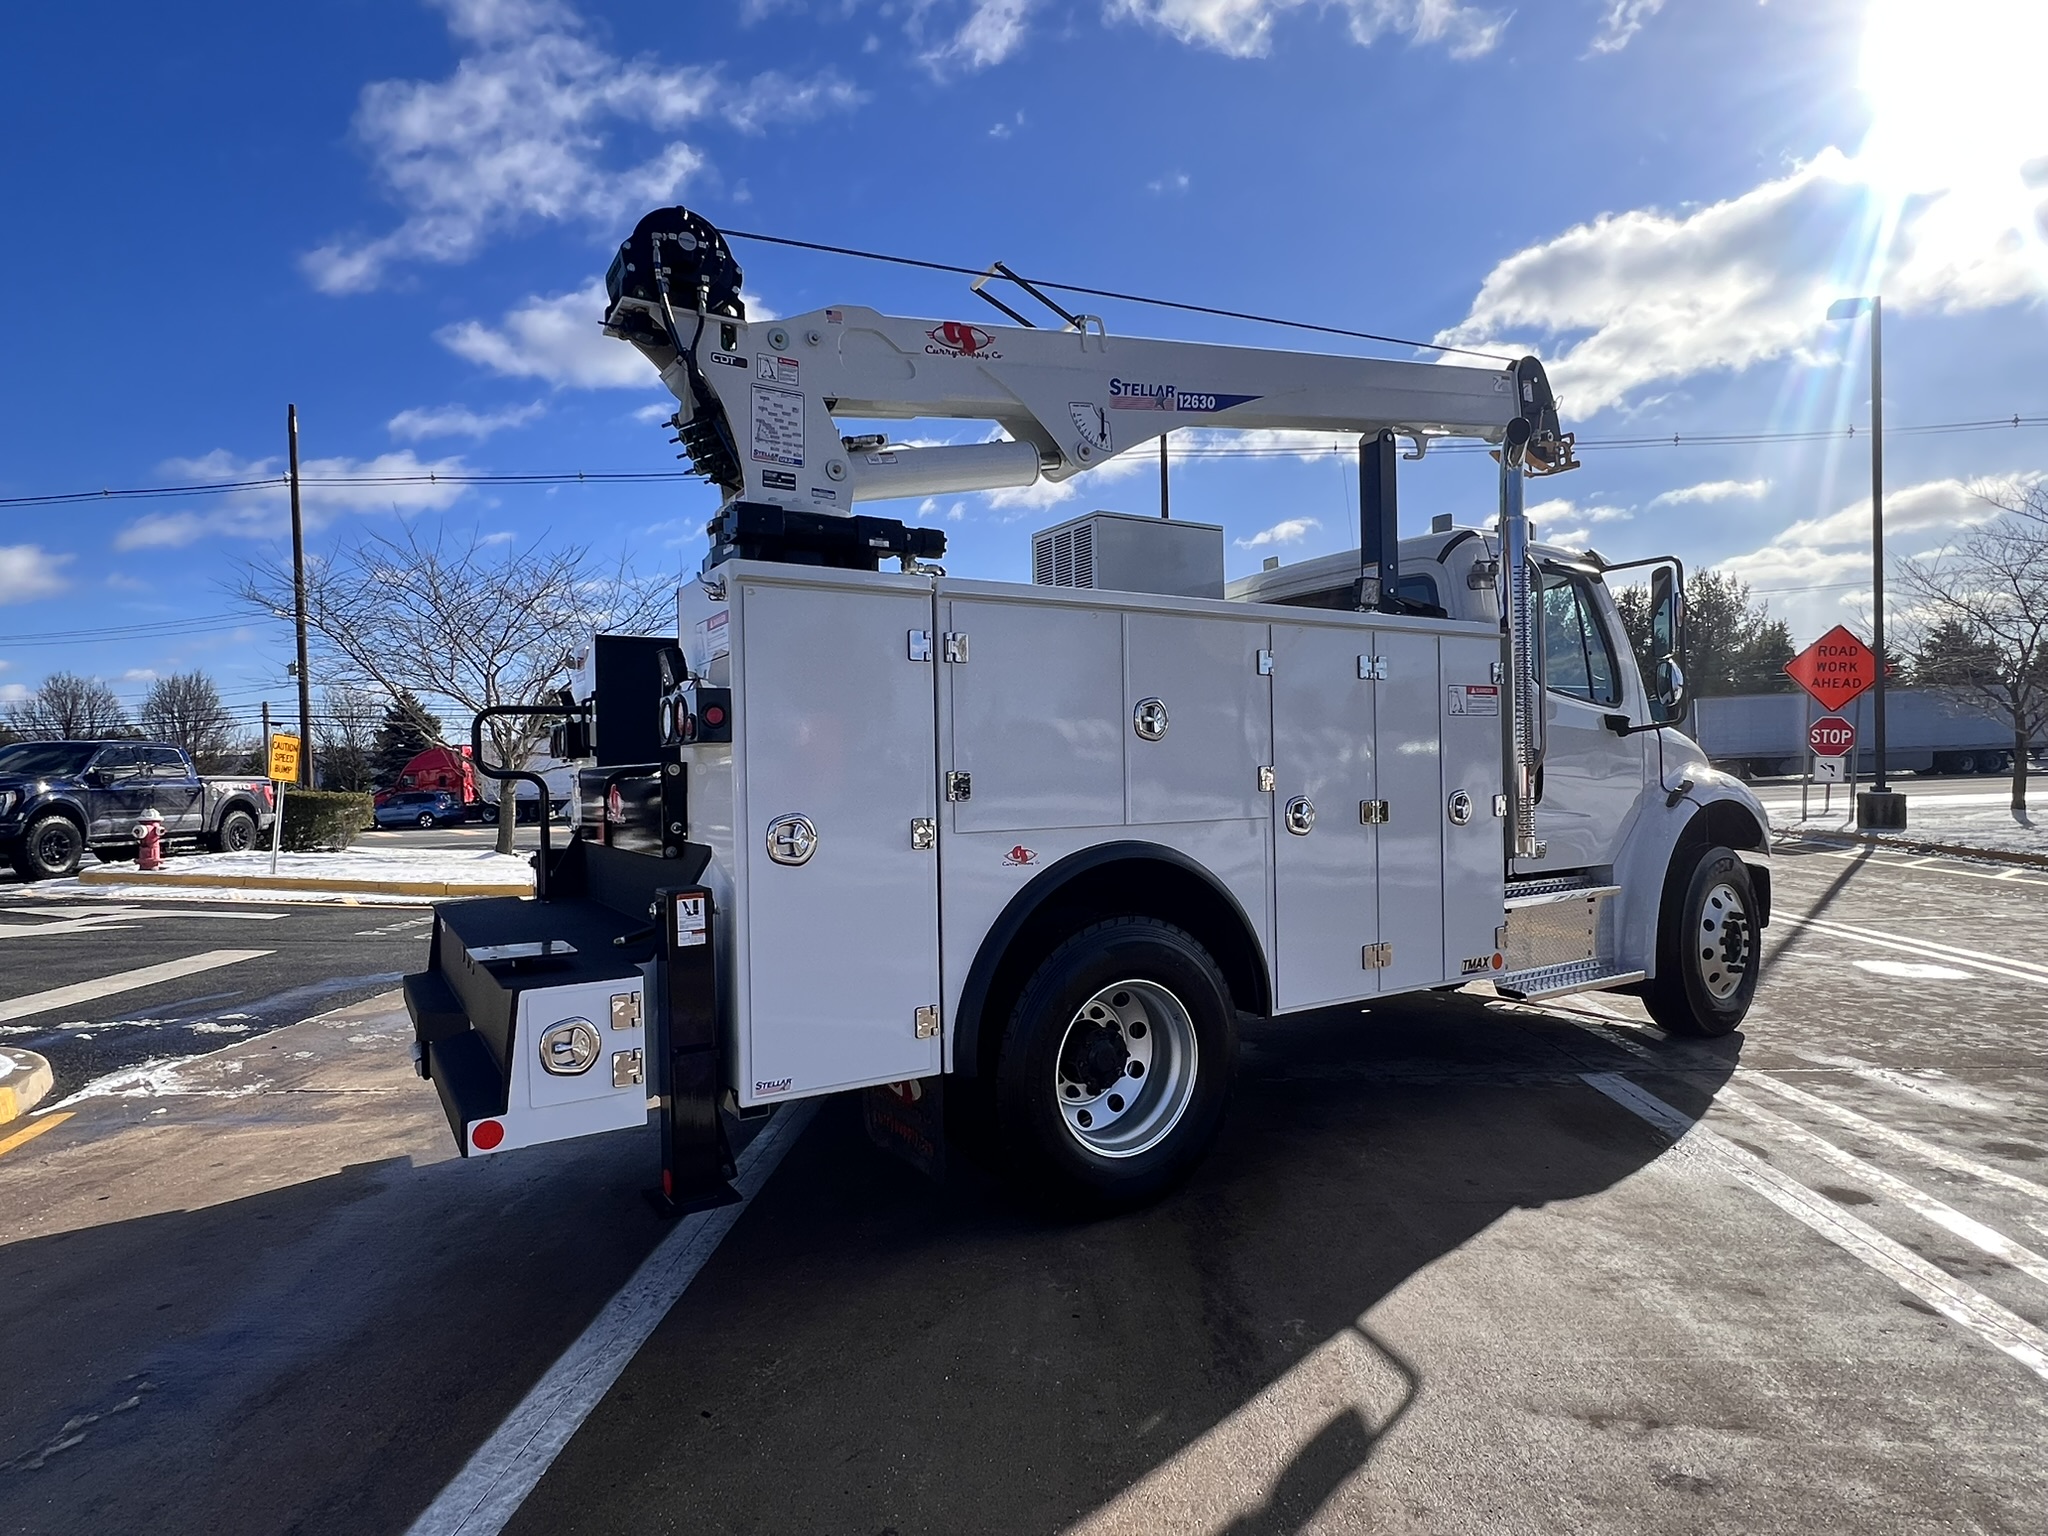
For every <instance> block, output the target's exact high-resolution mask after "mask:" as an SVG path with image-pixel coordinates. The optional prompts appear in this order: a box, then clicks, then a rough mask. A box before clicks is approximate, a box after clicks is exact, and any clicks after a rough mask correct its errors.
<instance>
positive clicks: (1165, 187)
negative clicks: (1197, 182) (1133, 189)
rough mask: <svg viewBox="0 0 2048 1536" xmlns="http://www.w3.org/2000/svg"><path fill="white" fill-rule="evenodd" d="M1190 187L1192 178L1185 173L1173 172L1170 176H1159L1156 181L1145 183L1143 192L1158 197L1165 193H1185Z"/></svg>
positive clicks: (1192, 182) (1192, 183)
mask: <svg viewBox="0 0 2048 1536" xmlns="http://www.w3.org/2000/svg"><path fill="white" fill-rule="evenodd" d="M1192 185H1194V181H1193V178H1191V177H1190V176H1189V175H1188V173H1187V172H1186V171H1175V172H1174V173H1173V174H1172V175H1171V176H1161V177H1159V178H1158V179H1157V180H1156V181H1148V182H1146V183H1145V190H1146V191H1147V192H1150V193H1151V194H1152V195H1153V196H1154V197H1158V196H1160V195H1161V194H1163V193H1167V192H1185V191H1187V189H1188V188H1189V187H1190V186H1192Z"/></svg>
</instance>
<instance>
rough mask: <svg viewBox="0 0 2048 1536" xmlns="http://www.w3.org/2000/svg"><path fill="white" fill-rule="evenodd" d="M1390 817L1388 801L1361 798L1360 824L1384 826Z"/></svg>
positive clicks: (1359, 809) (1359, 805)
mask: <svg viewBox="0 0 2048 1536" xmlns="http://www.w3.org/2000/svg"><path fill="white" fill-rule="evenodd" d="M1389 819H1390V818H1389V817H1388V815H1387V802H1386V801H1384V800H1361V801H1359V802H1358V821H1359V825H1361V826H1367V827H1383V826H1385V825H1386V824H1387V822H1388V820H1389Z"/></svg>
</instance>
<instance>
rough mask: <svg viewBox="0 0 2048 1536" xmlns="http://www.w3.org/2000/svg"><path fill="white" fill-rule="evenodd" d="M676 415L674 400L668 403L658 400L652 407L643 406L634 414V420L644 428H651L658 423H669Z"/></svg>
mask: <svg viewBox="0 0 2048 1536" xmlns="http://www.w3.org/2000/svg"><path fill="white" fill-rule="evenodd" d="M675 413H676V404H675V401H674V400H673V399H670V400H667V401H661V400H657V401H655V403H654V404H652V405H643V406H641V407H640V409H639V410H637V411H635V412H634V413H633V419H634V420H635V421H637V422H639V423H641V424H642V425H643V426H649V427H651V426H654V425H655V424H657V423H658V422H664V421H667V420H668V419H669V417H671V416H673V415H675Z"/></svg>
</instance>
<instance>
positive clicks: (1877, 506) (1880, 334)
mask: <svg viewBox="0 0 2048 1536" xmlns="http://www.w3.org/2000/svg"><path fill="white" fill-rule="evenodd" d="M1870 601H1871V607H1872V610H1873V611H1872V613H1871V616H1870V635H1871V638H1872V639H1873V640H1875V641H1876V642H1877V646H1876V649H1877V697H1876V699H1875V700H1874V701H1873V705H1872V714H1871V721H1870V725H1871V738H1872V740H1873V742H1874V743H1875V745H1876V747H1877V764H1876V766H1877V782H1876V783H1875V784H1873V785H1872V786H1871V788H1872V789H1873V790H1875V791H1876V792H1877V793H1878V794H1880V795H1888V794H1890V793H1891V786H1890V785H1888V784H1886V783H1885V779H1884V687H1885V673H1886V672H1887V671H1889V670H1890V666H1889V663H1890V660H1891V657H1890V654H1889V653H1888V652H1887V651H1886V650H1885V648H1884V295H1882V294H1873V295H1872V296H1871V299H1870Z"/></svg>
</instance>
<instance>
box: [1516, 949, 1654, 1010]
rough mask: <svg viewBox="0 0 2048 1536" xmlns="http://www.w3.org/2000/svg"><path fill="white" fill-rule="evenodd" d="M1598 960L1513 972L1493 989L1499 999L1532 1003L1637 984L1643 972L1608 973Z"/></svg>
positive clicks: (1602, 963)
mask: <svg viewBox="0 0 2048 1536" xmlns="http://www.w3.org/2000/svg"><path fill="white" fill-rule="evenodd" d="M1604 965H1605V962H1604V961H1600V960H1571V961H1567V962H1565V963H1564V964H1563V965H1545V966H1539V967H1537V968H1536V969H1535V970H1532V971H1515V972H1513V973H1511V974H1509V975H1506V976H1496V977H1495V978H1494V981H1493V988H1494V990H1495V991H1496V992H1498V993H1500V995H1501V996H1502V997H1512V998H1517V999H1519V1000H1520V1001H1522V1002H1525V1003H1533V1002H1536V1001H1537V1000H1539V999H1541V998H1546V997H1562V996H1563V995H1564V994H1565V993H1567V992H1603V991H1605V990H1607V989H1608V988H1609V987H1625V986H1628V985H1629V984H1630V983H1631V982H1637V981H1641V980H1642V979H1643V978H1644V977H1645V976H1646V975H1648V974H1649V973H1648V972H1646V971H1610V970H1606V969H1604V968H1603V967H1604Z"/></svg>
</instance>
